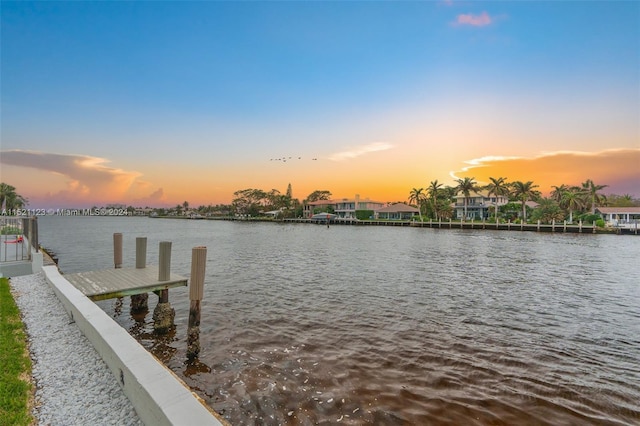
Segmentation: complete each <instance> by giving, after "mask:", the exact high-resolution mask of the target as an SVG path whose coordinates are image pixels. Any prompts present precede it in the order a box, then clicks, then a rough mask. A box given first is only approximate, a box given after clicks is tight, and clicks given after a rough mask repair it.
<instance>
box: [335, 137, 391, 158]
mask: <svg viewBox="0 0 640 426" xmlns="http://www.w3.org/2000/svg"><path fill="white" fill-rule="evenodd" d="M391 148H393V145H391V144H390V143H386V142H374V143H370V144H366V145H359V146H355V147H351V148H348V149H347V150H345V151H340V152H336V153H334V154H331V155H330V156H329V160H333V161H344V160H349V159H352V158H356V157H360V156H361V155H364V154H368V153H370V152H377V151H386V150H388V149H391Z"/></svg>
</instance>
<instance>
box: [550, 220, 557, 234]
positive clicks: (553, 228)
mask: <svg viewBox="0 0 640 426" xmlns="http://www.w3.org/2000/svg"><path fill="white" fill-rule="evenodd" d="M551 232H556V220H555V219H551Z"/></svg>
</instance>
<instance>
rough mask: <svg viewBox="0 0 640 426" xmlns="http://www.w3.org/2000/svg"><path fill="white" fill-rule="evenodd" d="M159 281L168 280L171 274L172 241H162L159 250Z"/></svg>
mask: <svg viewBox="0 0 640 426" xmlns="http://www.w3.org/2000/svg"><path fill="white" fill-rule="evenodd" d="M159 257H160V260H159V267H158V281H167V280H168V279H169V277H170V276H171V241H161V242H160V250H159Z"/></svg>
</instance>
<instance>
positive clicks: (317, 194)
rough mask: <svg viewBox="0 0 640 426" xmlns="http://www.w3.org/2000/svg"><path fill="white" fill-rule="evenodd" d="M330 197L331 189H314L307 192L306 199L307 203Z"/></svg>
mask: <svg viewBox="0 0 640 426" xmlns="http://www.w3.org/2000/svg"><path fill="white" fill-rule="evenodd" d="M330 199H331V191H326V190H316V191H313V192H312V193H311V194H309V196H308V197H307V199H306V201H307V202H308V203H311V202H314V201H320V200H330Z"/></svg>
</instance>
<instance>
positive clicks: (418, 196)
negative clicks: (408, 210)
mask: <svg viewBox="0 0 640 426" xmlns="http://www.w3.org/2000/svg"><path fill="white" fill-rule="evenodd" d="M422 191H424V188H413V189H412V190H411V192H409V203H415V204H416V205H417V206H418V215H420V222H422V203H423V202H424V199H425V195H424V193H423V192H422Z"/></svg>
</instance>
